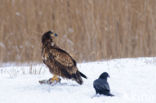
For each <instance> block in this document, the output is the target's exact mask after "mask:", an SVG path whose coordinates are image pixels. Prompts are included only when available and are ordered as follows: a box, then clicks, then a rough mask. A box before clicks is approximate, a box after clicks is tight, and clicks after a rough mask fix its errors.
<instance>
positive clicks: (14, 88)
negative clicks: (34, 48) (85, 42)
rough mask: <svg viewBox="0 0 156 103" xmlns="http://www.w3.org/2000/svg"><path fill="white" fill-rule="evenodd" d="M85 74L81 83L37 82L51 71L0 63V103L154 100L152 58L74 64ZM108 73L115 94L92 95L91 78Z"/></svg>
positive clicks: (139, 102) (155, 63)
mask: <svg viewBox="0 0 156 103" xmlns="http://www.w3.org/2000/svg"><path fill="white" fill-rule="evenodd" d="M78 67H79V70H80V71H81V72H83V73H84V74H86V75H87V76H88V79H87V80H85V79H83V80H84V84H83V85H78V84H77V83H76V82H74V81H70V80H62V84H58V85H55V86H49V85H40V84H39V83H38V81H39V80H42V79H48V78H50V77H51V74H50V73H49V72H48V70H47V68H46V67H45V66H44V65H42V64H38V65H33V66H30V65H29V66H27V65H22V66H17V65H10V64H5V65H1V66H0V103H156V58H136V59H115V60H110V61H103V62H90V63H82V64H78ZM105 71H106V72H108V73H109V74H110V77H111V78H110V79H108V82H109V84H110V88H111V92H112V94H114V95H115V97H106V96H96V97H94V95H95V91H94V89H93V86H92V83H93V80H95V79H96V78H98V76H99V75H100V74H101V73H102V72H105Z"/></svg>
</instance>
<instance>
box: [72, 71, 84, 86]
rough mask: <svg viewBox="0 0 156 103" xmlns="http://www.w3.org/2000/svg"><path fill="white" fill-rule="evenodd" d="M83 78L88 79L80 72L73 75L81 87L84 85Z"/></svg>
mask: <svg viewBox="0 0 156 103" xmlns="http://www.w3.org/2000/svg"><path fill="white" fill-rule="evenodd" d="M81 76H82V77H84V78H86V79H87V77H86V76H85V75H84V74H83V73H81V72H79V71H77V72H76V74H74V75H73V78H74V80H75V81H76V82H77V83H79V84H80V85H81V84H83V80H82V78H81Z"/></svg>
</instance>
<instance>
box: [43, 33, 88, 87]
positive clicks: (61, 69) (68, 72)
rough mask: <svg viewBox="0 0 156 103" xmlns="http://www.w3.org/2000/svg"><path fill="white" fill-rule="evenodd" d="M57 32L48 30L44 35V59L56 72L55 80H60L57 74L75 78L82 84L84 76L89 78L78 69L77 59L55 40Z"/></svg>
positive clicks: (53, 71) (54, 72)
mask: <svg viewBox="0 0 156 103" xmlns="http://www.w3.org/2000/svg"><path fill="white" fill-rule="evenodd" d="M56 36H57V34H56V33H53V32H51V31H48V32H46V33H44V34H43V36H42V60H43V62H44V64H45V65H47V67H48V68H49V70H50V72H51V73H52V74H54V77H53V78H52V81H53V80H56V81H58V80H59V79H58V77H57V76H61V77H63V78H67V79H72V80H75V81H76V82H77V83H79V84H82V83H83V81H82V78H81V76H82V77H84V78H87V77H86V76H85V75H84V74H82V73H81V72H80V71H78V68H77V66H76V61H75V60H74V59H73V58H72V57H71V56H70V55H69V54H68V53H67V52H66V51H64V50H62V49H60V48H59V47H58V46H57V45H56V44H55V42H54V39H55V37H56Z"/></svg>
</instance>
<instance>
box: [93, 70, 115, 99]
mask: <svg viewBox="0 0 156 103" xmlns="http://www.w3.org/2000/svg"><path fill="white" fill-rule="evenodd" d="M108 77H110V76H109V74H108V73H107V72H104V73H102V74H101V75H100V76H99V78H98V79H96V80H95V81H94V82H93V87H94V89H95V91H96V94H102V95H106V96H114V95H113V94H111V93H110V87H109V84H108V82H107V78H108Z"/></svg>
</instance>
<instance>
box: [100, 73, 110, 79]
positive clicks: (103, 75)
mask: <svg viewBox="0 0 156 103" xmlns="http://www.w3.org/2000/svg"><path fill="white" fill-rule="evenodd" d="M108 77H110V76H109V74H108V73H107V72H104V73H102V74H101V75H100V77H99V78H100V79H107V78H108Z"/></svg>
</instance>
